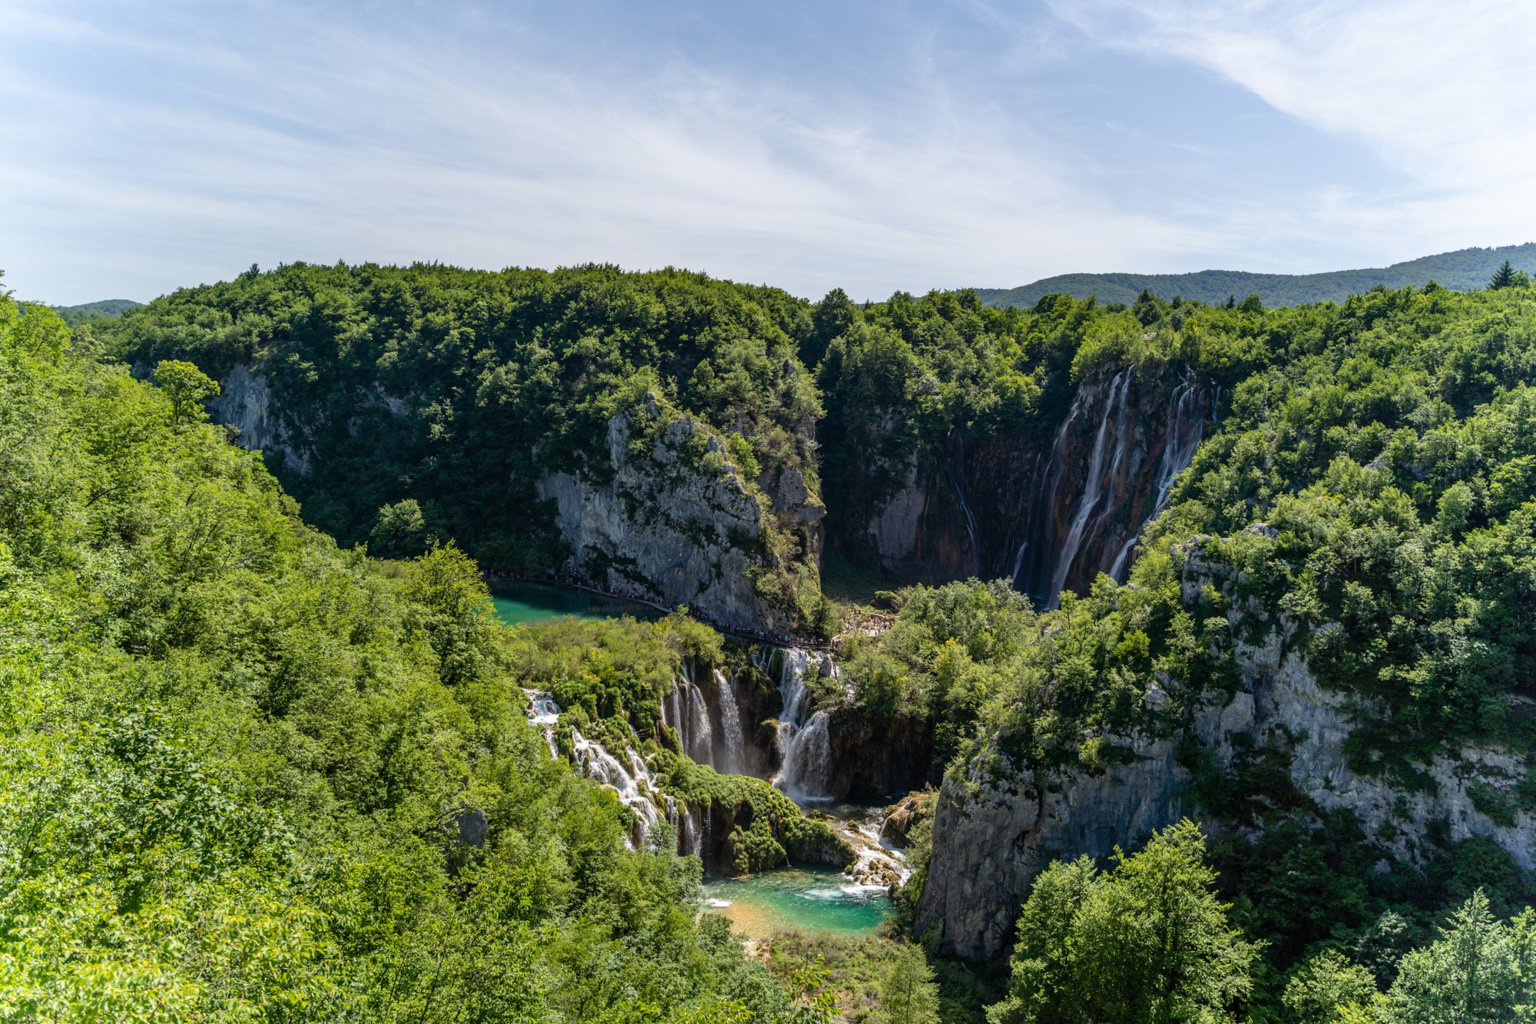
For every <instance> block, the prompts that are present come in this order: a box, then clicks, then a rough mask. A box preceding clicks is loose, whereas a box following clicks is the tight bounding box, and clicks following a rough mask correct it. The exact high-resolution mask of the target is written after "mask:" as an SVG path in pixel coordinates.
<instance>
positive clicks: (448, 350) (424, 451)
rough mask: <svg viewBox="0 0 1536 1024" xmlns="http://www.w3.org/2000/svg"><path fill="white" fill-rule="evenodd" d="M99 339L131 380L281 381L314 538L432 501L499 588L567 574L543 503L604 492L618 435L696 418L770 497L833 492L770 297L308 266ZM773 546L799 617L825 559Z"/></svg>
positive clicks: (447, 531) (780, 311)
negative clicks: (516, 576) (173, 373)
mask: <svg viewBox="0 0 1536 1024" xmlns="http://www.w3.org/2000/svg"><path fill="white" fill-rule="evenodd" d="M95 329H96V330H97V331H98V332H100V333H101V334H103V335H104V336H106V337H108V338H109V339H110V343H111V348H112V351H113V352H114V354H116V355H118V356H119V357H121V358H123V359H125V360H127V361H130V362H134V363H152V362H155V361H159V360H163V359H178V360H180V359H185V360H190V361H192V362H195V363H196V364H197V365H198V366H199V367H201V368H202V369H203V370H204V371H206V372H208V373H210V374H212V375H213V376H215V377H219V378H222V377H223V376H224V375H226V374H227V373H229V372H230V370H231V369H232V368H233V367H234V366H235V365H237V364H244V365H248V366H259V368H261V369H263V370H264V372H265V373H266V374H267V376H268V377H269V379H270V382H271V386H272V389H273V395H274V405H273V410H274V415H276V416H278V417H279V418H280V419H281V422H282V425H283V428H284V430H285V431H286V442H285V443H286V444H288V445H290V446H293V447H295V448H297V449H299V450H301V451H303V452H304V453H305V454H306V456H308V457H309V459H310V463H311V464H312V465H314V466H315V467H317V468H320V467H323V469H321V470H320V471H318V472H314V473H307V472H296V471H292V470H290V469H289V468H287V467H286V466H285V465H281V464H280V462H281V460H274V466H275V467H276V471H277V472H278V473H279V475H280V476H281V478H282V481H283V484H284V486H285V487H287V488H288V489H289V491H290V492H291V493H292V494H293V495H294V496H295V497H296V498H298V499H299V500H300V501H301V502H302V503H303V506H304V510H305V515H306V517H307V519H308V521H309V522H311V523H312V524H314V525H316V526H318V527H320V528H321V529H324V530H326V531H328V532H330V533H332V534H333V535H334V536H336V537H337V538H338V539H340V540H341V541H342V542H343V543H344V544H354V543H357V542H359V541H362V540H364V539H366V538H368V537H369V536H370V535H371V534H372V533H373V531H374V530H375V528H376V527H378V526H379V525H381V524H380V522H379V519H378V517H379V513H380V510H381V509H383V508H387V507H393V508H398V507H399V505H400V503H401V502H404V501H407V500H410V499H414V500H415V501H416V502H417V503H418V506H419V507H420V508H421V509H422V511H423V513H424V514H426V515H427V516H428V519H429V521H430V522H429V525H430V527H431V532H432V534H434V535H441V536H445V537H453V538H454V539H455V540H456V541H457V542H458V543H459V544H460V545H461V546H462V547H463V548H464V550H465V551H466V552H468V553H470V554H472V555H473V556H474V557H476V558H477V559H478V560H479V561H480V562H482V563H483V564H485V565H487V566H488V567H491V568H495V569H515V570H520V571H523V572H541V571H545V570H548V569H551V568H553V567H555V566H557V565H559V564H560V563H561V562H562V561H563V560H564V557H565V552H564V551H563V550H562V548H561V542H560V540H559V538H558V536H557V535H556V533H555V531H554V509H553V505H552V504H551V503H546V502H543V501H541V500H540V499H539V497H538V494H537V493H536V490H535V484H536V481H537V480H538V478H539V476H540V473H541V471H544V470H549V471H564V472H576V473H587V474H592V475H596V476H598V477H601V476H602V475H603V474H604V473H605V472H608V471H609V468H608V465H607V459H606V456H607V435H608V424H609V421H610V420H611V419H612V418H613V417H614V416H616V415H618V414H620V413H631V414H636V415H639V416H640V417H641V419H643V420H645V421H646V422H647V423H648V424H649V425H650V426H651V427H657V426H659V425H662V424H663V421H665V420H666V419H667V417H672V418H676V417H677V416H680V415H681V416H688V417H692V418H693V419H695V420H697V421H699V422H701V423H702V424H704V425H705V426H706V428H707V429H708V430H709V431H710V432H711V433H713V434H715V435H721V436H725V437H726V438H727V439H728V451H729V454H730V455H731V457H732V459H733V460H734V461H735V463H736V465H737V467H738V469H740V470H741V471H742V473H743V475H744V477H745V479H744V486H746V487H747V488H748V490H749V491H750V492H752V493H760V491H759V486H758V483H757V477H758V476H759V475H762V476H763V479H764V480H765V481H767V482H769V483H772V482H773V481H776V480H777V479H778V476H779V475H780V474H781V473H783V472H789V471H794V472H799V473H801V474H802V475H803V476H804V478H805V480H806V484H807V487H808V488H809V490H810V493H811V494H812V495H814V494H815V493H816V489H817V475H816V470H817V467H816V465H815V461H814V459H813V458H812V456H811V453H812V451H813V447H814V443H815V442H814V436H815V434H814V431H815V423H816V420H817V418H818V417H819V416H820V413H821V409H820V398H819V395H818V393H817V390H816V387H815V384H814V382H813V380H812V378H811V375H810V374H809V373H808V372H807V371H806V370H805V369H804V368H803V367H802V366H801V364H800V362H799V358H798V352H799V346H800V342H801V340H802V339H803V338H805V337H807V336H808V335H809V334H810V332H811V330H812V323H811V315H810V309H809V307H808V305H807V304H806V303H804V302H801V301H800V300H796V299H793V298H791V297H790V296H788V295H786V294H785V293H783V292H781V291H777V290H774V289H768V288H751V287H746V286H742V285H735V284H731V283H728V282H722V281H712V280H710V279H708V278H706V277H704V276H702V275H698V274H689V273H684V272H681V271H674V270H666V271H659V272H655V273H649V274H625V273H621V272H620V271H618V270H617V269H616V268H613V267H605V266H587V267H579V268H573V269H568V270H560V271H555V272H553V273H546V272H543V271H535V270H506V271H503V272H501V273H495V274H493V273H484V272H479V271H469V270H460V269H457V268H453V267H446V266H442V265H438V264H432V265H426V264H417V265H415V266H411V267H404V268H402V267H380V266H376V265H372V264H368V265H363V266H359V267H348V266H345V265H342V264H338V265H336V266H334V267H318V266H309V265H305V264H294V265H291V266H285V267H280V268H279V269H277V270H275V271H272V272H269V273H259V272H253V273H247V274H242V275H240V277H239V278H237V279H236V280H234V281H229V282H224V283H221V284H217V285H209V286H203V287H198V288H190V289H183V290H181V291H178V292H175V293H173V294H171V295H168V296H165V297H162V298H160V299H156V300H155V301H154V302H152V303H150V304H149V305H148V306H145V307H142V308H138V309H131V310H128V311H127V312H125V313H124V314H123V316H122V317H121V318H119V319H115V320H111V321H101V322H99V323H97V324H96V325H95ZM648 409H654V410H655V411H656V413H657V416H649V415H648V413H647V410H648ZM657 417H660V418H657ZM731 438H735V440H730V439H731ZM641 440H642V441H643V438H642V439H641ZM699 455H700V457H701V458H703V457H704V456H705V453H704V452H702V451H701V452H700V453H699ZM710 457H711V458H713V459H715V460H717V461H718V462H719V466H718V467H717V468H720V469H722V470H723V468H724V465H725V464H724V461H723V459H722V458H721V456H720V455H719V454H718V453H710ZM770 507H771V505H770ZM768 526H769V530H768V534H769V535H767V536H765V538H764V540H763V544H764V545H765V548H764V553H765V557H766V555H768V554H771V555H773V556H775V557H778V558H780V559H781V560H782V561H784V562H786V563H787V564H788V565H789V566H790V568H789V569H788V570H786V573H785V574H784V575H783V578H782V579H779V580H778V585H779V587H780V589H781V590H782V591H783V593H784V595H785V598H784V601H785V606H786V608H787V609H788V610H790V611H794V610H796V608H797V605H796V604H795V596H796V595H795V583H796V575H795V573H794V571H793V568H794V566H796V565H802V564H806V556H807V553H808V552H809V551H810V538H809V536H808V535H806V534H805V532H804V524H802V523H800V522H799V521H798V520H797V519H796V518H795V516H794V513H793V511H792V510H777V511H774V512H773V514H772V515H771V516H770V518H769V523H768ZM768 561H770V562H771V561H772V559H768ZM810 568H811V572H812V574H813V575H814V571H815V570H814V564H811V566H810Z"/></svg>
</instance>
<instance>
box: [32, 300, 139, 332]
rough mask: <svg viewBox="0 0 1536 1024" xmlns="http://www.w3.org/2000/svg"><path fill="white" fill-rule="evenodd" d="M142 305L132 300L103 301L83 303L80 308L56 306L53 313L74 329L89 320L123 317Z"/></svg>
mask: <svg viewBox="0 0 1536 1024" xmlns="http://www.w3.org/2000/svg"><path fill="white" fill-rule="evenodd" d="M142 305H144V303H142V302H135V301H133V300H132V299H101V300H99V301H96V302H82V303H81V304H80V305H78V306H54V307H53V311H54V312H55V313H57V314H59V316H60V317H62V318H63V320H64V322H65V323H66V324H68V325H69V326H71V327H74V326H76V325H77V324H83V323H85V322H87V321H89V320H102V319H106V318H108V317H114V316H122V315H123V314H124V313H126V312H127V311H128V310H130V309H136V308H138V307H139V306H142Z"/></svg>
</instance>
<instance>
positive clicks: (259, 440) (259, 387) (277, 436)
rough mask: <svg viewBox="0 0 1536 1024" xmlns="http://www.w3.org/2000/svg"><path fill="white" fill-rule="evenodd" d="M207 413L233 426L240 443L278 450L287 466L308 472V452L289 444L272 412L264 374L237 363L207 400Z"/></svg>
mask: <svg viewBox="0 0 1536 1024" xmlns="http://www.w3.org/2000/svg"><path fill="white" fill-rule="evenodd" d="M208 415H209V416H210V418H212V420H213V421H214V422H215V423H223V424H226V425H228V426H231V427H234V428H235V429H237V430H238V431H239V435H238V438H237V439H238V440H239V442H240V445H241V447H243V448H248V449H250V450H251V451H264V452H280V453H282V456H283V462H284V464H285V466H286V467H287V468H288V469H290V470H292V471H293V472H296V473H306V474H307V473H308V472H309V456H308V454H307V453H306V452H303V451H301V450H298V448H297V446H295V445H290V444H289V438H288V431H287V429H286V428H285V427H284V426H283V423H282V420H281V418H280V417H278V416H277V415H276V414H275V413H274V412H273V409H272V389H271V388H270V387H269V386H268V384H267V376H266V374H264V373H261V372H256V373H252V372H251V371H250V370H249V369H248V368H247V367H245V366H238V365H237V366H236V367H235V368H234V369H233V370H231V371H230V373H229V376H228V377H226V378H225V379H224V380H223V381H222V382H221V383H220V385H219V395H218V397H216V398H214V399H211V400H210V401H209V402H208Z"/></svg>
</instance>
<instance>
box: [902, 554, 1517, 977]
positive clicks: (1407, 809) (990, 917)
mask: <svg viewBox="0 0 1536 1024" xmlns="http://www.w3.org/2000/svg"><path fill="white" fill-rule="evenodd" d="M1186 555H1187V561H1186V569H1185V578H1184V586H1185V600H1186V601H1193V600H1194V597H1195V595H1196V594H1198V592H1199V590H1200V588H1201V586H1202V585H1204V584H1205V583H1207V582H1209V581H1211V580H1212V579H1213V578H1219V576H1220V573H1219V571H1218V570H1217V569H1214V568H1213V567H1211V566H1210V565H1208V564H1206V563H1205V562H1203V561H1202V559H1201V558H1200V557H1199V552H1198V550H1197V549H1194V547H1193V546H1192V547H1191V550H1188V551H1187V552H1186ZM1256 612H1257V610H1256V609H1249V608H1242V609H1237V608H1234V609H1233V610H1232V611H1231V612H1229V617H1230V618H1231V619H1232V621H1233V622H1234V624H1235V623H1236V622H1237V620H1238V619H1239V618H1240V617H1241V616H1242V615H1253V614H1256ZM1293 635H1294V626H1293V625H1292V624H1290V623H1288V622H1287V621H1285V620H1284V619H1283V618H1279V619H1275V620H1273V621H1272V622H1271V628H1270V630H1269V631H1268V633H1267V634H1266V635H1265V637H1264V639H1263V640H1262V641H1260V642H1257V643H1255V644H1241V643H1240V644H1238V645H1237V646H1236V648H1235V656H1236V662H1237V665H1238V668H1239V670H1240V673H1241V679H1242V685H1241V687H1240V688H1239V689H1238V691H1237V692H1236V693H1235V694H1234V695H1233V696H1232V698H1231V699H1230V701H1227V702H1226V703H1224V704H1220V705H1213V706H1207V707H1204V708H1202V709H1200V710H1199V711H1198V712H1197V713H1196V714H1195V715H1194V718H1193V720H1192V722H1191V723H1190V724H1189V726H1188V728H1189V732H1190V734H1191V738H1192V739H1194V740H1195V741H1196V742H1198V743H1200V744H1202V745H1203V746H1205V747H1206V748H1207V749H1208V750H1210V751H1211V752H1213V753H1214V754H1215V756H1216V758H1217V762H1218V764H1227V765H1230V764H1231V763H1232V761H1233V759H1234V757H1236V756H1238V752H1239V749H1240V748H1241V749H1244V750H1253V749H1255V748H1265V749H1271V750H1276V751H1283V752H1285V754H1286V755H1287V756H1288V758H1289V779H1290V783H1291V785H1292V786H1293V787H1294V794H1292V796H1294V797H1296V798H1297V799H1298V802H1299V805H1300V806H1301V807H1303V808H1305V809H1308V810H1314V811H1317V812H1322V813H1327V812H1332V811H1342V810H1347V811H1350V812H1351V813H1353V814H1354V815H1355V816H1356V818H1357V819H1358V821H1359V822H1360V825H1361V827H1362V828H1363V829H1364V831H1365V833H1366V834H1368V835H1370V836H1372V837H1373V841H1374V842H1376V843H1378V844H1379V846H1380V848H1381V849H1382V851H1383V853H1384V855H1390V856H1392V857H1395V858H1398V859H1399V860H1401V861H1403V862H1406V863H1408V864H1417V863H1423V862H1424V861H1425V860H1427V859H1428V858H1429V857H1431V856H1432V855H1433V853H1434V852H1435V849H1436V847H1435V845H1434V843H1433V842H1431V841H1430V839H1429V836H1430V834H1431V830H1432V829H1434V830H1438V831H1440V832H1441V833H1442V837H1443V838H1449V839H1450V840H1452V841H1457V840H1462V839H1466V838H1468V837H1471V836H1487V837H1489V838H1491V839H1492V840H1493V841H1495V842H1496V843H1498V844H1499V845H1500V846H1501V847H1503V848H1504V849H1505V850H1507V851H1509V853H1510V854H1511V855H1512V856H1513V857H1514V859H1515V861H1516V862H1517V863H1518V864H1520V866H1521V867H1523V868H1526V869H1536V817H1533V816H1532V815H1531V814H1530V813H1528V812H1525V811H1515V812H1513V815H1512V818H1506V819H1505V820H1504V821H1502V822H1501V821H1496V820H1494V819H1493V818H1491V817H1490V816H1489V815H1488V814H1487V813H1485V812H1484V811H1483V810H1481V809H1480V808H1479V803H1482V805H1483V806H1484V807H1486V806H1489V804H1488V800H1487V795H1488V794H1490V793H1491V794H1494V795H1496V796H1498V797H1500V798H1501V802H1502V803H1504V804H1506V805H1507V806H1510V807H1513V806H1516V804H1517V801H1516V800H1515V799H1514V789H1515V787H1516V786H1517V785H1518V784H1519V782H1520V781H1521V779H1523V778H1524V774H1525V769H1524V762H1523V759H1522V758H1521V757H1519V756H1517V755H1514V754H1511V753H1509V752H1506V751H1501V750H1493V749H1485V748H1479V747H1466V748H1463V749H1461V750H1459V751H1458V752H1457V753H1456V755H1455V756H1449V755H1447V756H1441V757H1437V758H1436V759H1435V760H1434V762H1433V763H1432V764H1430V765H1428V766H1425V768H1426V775H1427V778H1428V780H1429V782H1430V785H1428V786H1424V787H1421V788H1419V789H1417V790H1416V791H1414V792H1404V791H1403V790H1401V789H1399V788H1397V787H1395V786H1393V785H1392V784H1391V782H1390V780H1389V779H1388V778H1385V777H1382V776H1376V775H1362V774H1359V773H1357V772H1355V771H1354V770H1353V769H1351V767H1350V765H1349V762H1348V760H1347V758H1346V757H1345V752H1344V740H1345V738H1346V737H1347V736H1348V735H1349V734H1350V731H1351V728H1352V723H1353V722H1354V721H1356V720H1359V718H1360V716H1363V715H1369V714H1371V713H1372V709H1371V708H1369V707H1366V706H1359V705H1351V704H1350V702H1349V700H1348V699H1347V698H1346V697H1345V696H1344V695H1341V694H1338V693H1334V692H1331V691H1328V690H1325V689H1323V688H1321V687H1320V686H1319V685H1318V683H1317V680H1316V679H1315V677H1314V676H1313V675H1312V673H1311V672H1310V671H1309V669H1308V667H1307V663H1306V659H1305V657H1304V655H1303V654H1302V653H1301V651H1299V650H1297V649H1296V648H1295V647H1294V646H1293V645H1291V644H1290V643H1289V641H1290V640H1291V639H1292V637H1293ZM1146 699H1147V702H1148V704H1149V705H1156V704H1160V703H1161V702H1162V701H1163V700H1165V699H1166V694H1164V693H1163V692H1162V690H1161V687H1159V686H1158V685H1157V684H1153V686H1152V688H1150V689H1149V691H1148V694H1147V698H1146ZM1118 741H1119V742H1121V743H1123V744H1125V745H1126V746H1127V747H1129V749H1130V750H1131V752H1132V753H1133V754H1134V760H1133V761H1132V762H1131V763H1130V764H1128V765H1126V766H1124V767H1121V768H1118V769H1114V770H1111V771H1109V772H1106V773H1105V774H1103V775H1099V776H1087V775H1082V774H1077V775H1063V776H1057V775H1052V776H1042V777H1035V776H1033V775H1030V774H1029V773H1020V774H1018V775H1016V776H1013V777H1009V778H1002V779H998V778H991V777H989V776H986V775H984V774H983V773H982V772H981V771H980V770H979V769H977V768H975V767H973V770H972V772H971V774H970V776H969V777H967V778H953V777H951V778H946V779H945V780H944V784H943V787H942V789H941V791H940V796H939V805H938V809H937V812H936V815H935V821H934V828H933V858H932V862H931V865H930V869H929V875H928V881H927V886H926V888H925V890H924V892H923V897H922V902H921V905H920V908H919V911H918V916H917V931H918V933H919V934H922V933H924V932H925V931H926V930H927V929H929V928H937V929H938V932H939V936H940V944H941V948H942V949H943V950H944V951H945V952H948V953H952V954H956V955H960V956H965V957H972V958H981V959H987V958H991V957H994V956H996V955H998V954H999V953H1000V952H1001V951H1002V950H1003V949H1004V947H1005V946H1006V944H1007V943H1008V941H1009V938H1010V933H1011V930H1012V927H1013V922H1014V919H1015V918H1016V917H1017V915H1018V912H1019V908H1020V906H1021V904H1022V901H1023V899H1024V897H1025V896H1026V895H1027V893H1028V891H1029V886H1030V884H1031V882H1032V881H1033V879H1034V877H1035V875H1036V874H1038V873H1039V871H1040V870H1041V869H1042V868H1043V867H1045V866H1046V865H1047V864H1048V863H1049V862H1050V861H1051V859H1052V858H1055V857H1075V856H1077V855H1079V854H1084V853H1086V854H1089V855H1091V856H1093V857H1096V858H1103V857H1105V856H1107V855H1108V854H1109V853H1110V852H1112V850H1113V849H1114V847H1115V846H1116V845H1117V844H1118V845H1123V846H1124V845H1129V844H1132V843H1135V842H1137V841H1139V840H1141V839H1143V838H1145V837H1146V836H1147V835H1148V834H1149V833H1150V832H1152V831H1153V830H1155V829H1159V828H1162V827H1164V826H1166V825H1168V824H1171V823H1173V822H1175V821H1178V820H1179V819H1180V818H1181V817H1184V816H1185V815H1196V814H1198V808H1197V807H1196V806H1195V804H1194V802H1193V800H1192V798H1191V794H1190V784H1191V781H1192V780H1191V778H1190V776H1189V773H1188V772H1187V771H1186V770H1185V769H1184V768H1183V767H1181V766H1180V764H1179V762H1178V759H1177V758H1176V756H1175V753H1176V751H1177V749H1178V743H1179V740H1178V738H1176V737H1156V736H1150V735H1137V736H1129V737H1120V738H1118ZM978 763H979V762H978ZM1479 795H1481V796H1482V799H1481V800H1479V799H1477V797H1478V796H1479ZM1205 825H1206V827H1207V829H1208V830H1211V831H1220V829H1221V827H1222V825H1221V823H1220V822H1216V821H1211V820H1207V821H1206V822H1205Z"/></svg>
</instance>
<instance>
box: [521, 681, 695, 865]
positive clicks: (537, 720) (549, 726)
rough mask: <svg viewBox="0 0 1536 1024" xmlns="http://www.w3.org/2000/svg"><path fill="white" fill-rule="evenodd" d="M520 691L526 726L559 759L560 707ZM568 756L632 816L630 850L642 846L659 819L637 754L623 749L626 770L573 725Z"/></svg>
mask: <svg viewBox="0 0 1536 1024" xmlns="http://www.w3.org/2000/svg"><path fill="white" fill-rule="evenodd" d="M523 692H524V693H525V694H527V695H528V704H529V707H528V724H529V725H531V726H533V727H534V728H535V729H537V730H539V732H541V733H542V734H543V735H544V741H545V742H546V743H548V744H549V756H550V757H559V756H560V754H559V751H558V749H557V748H556V746H555V729H556V728H557V727H558V726H559V723H560V705H559V704H557V703H556V702H555V698H554V695H553V694H549V693H546V692H544V691H543V690H524V691H523ZM571 753H572V756H573V757H574V758H575V761H576V766H577V767H578V768H580V769H581V771H582V772H583V773H584V774H586V775H587V776H588V777H589V778H592V779H595V780H597V781H598V782H599V783H601V784H602V785H604V786H606V787H607V788H608V789H611V790H613V792H614V793H615V794H616V795H617V796H618V798H619V802H620V803H622V804H623V805H624V806H626V807H628V808H629V809H630V810H631V811H633V812H634V813H635V817H636V819H637V822H636V829H635V833H634V834H633V835H631V836H630V837H629V845H630V847H631V848H639V847H640V846H643V845H644V844H645V840H646V836H647V835H649V834H650V831H651V829H652V828H654V827H655V825H656V822H657V821H658V820H660V819H659V816H658V814H657V811H656V805H655V804H654V803H653V802H652V800H651V794H653V793H656V792H657V789H656V785H655V783H654V781H653V780H652V778H651V773H650V770H649V769H647V768H646V766H645V762H644V761H643V760H642V759H641V758H640V755H639V754H637V753H635V751H634V750H633V749H632V748H631V749H626V750H625V751H624V754H625V756H626V757H627V758H628V760H629V766H628V767H627V768H626V767H625V766H624V764H623V763H622V762H620V761H619V759H618V758H616V757H614V756H613V755H612V754H610V753H609V752H608V750H607V748H605V747H604V746H603V745H602V744H601V743H598V742H597V741H595V740H589V739H587V738H586V737H585V736H583V735H582V734H581V733H580V732H579V731H577V729H576V728H575V727H574V726H572V727H571ZM669 820H670V816H669Z"/></svg>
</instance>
